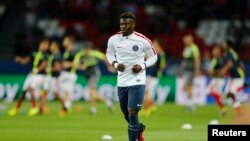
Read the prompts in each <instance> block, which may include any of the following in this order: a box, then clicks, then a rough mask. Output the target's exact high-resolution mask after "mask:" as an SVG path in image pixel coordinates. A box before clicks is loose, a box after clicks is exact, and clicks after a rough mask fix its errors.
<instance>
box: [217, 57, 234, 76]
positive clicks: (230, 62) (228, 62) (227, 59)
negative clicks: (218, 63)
mask: <svg viewBox="0 0 250 141" xmlns="http://www.w3.org/2000/svg"><path fill="white" fill-rule="evenodd" d="M233 60H234V57H233V56H232V54H227V55H226V56H225V63H224V65H223V67H222V69H221V71H220V75H221V76H225V75H226V74H227V73H228V72H229V70H230V69H231V68H232V67H233Z"/></svg>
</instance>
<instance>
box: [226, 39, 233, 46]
mask: <svg viewBox="0 0 250 141" xmlns="http://www.w3.org/2000/svg"><path fill="white" fill-rule="evenodd" d="M226 44H227V46H228V47H231V48H234V46H235V43H234V42H233V41H232V40H230V39H226Z"/></svg>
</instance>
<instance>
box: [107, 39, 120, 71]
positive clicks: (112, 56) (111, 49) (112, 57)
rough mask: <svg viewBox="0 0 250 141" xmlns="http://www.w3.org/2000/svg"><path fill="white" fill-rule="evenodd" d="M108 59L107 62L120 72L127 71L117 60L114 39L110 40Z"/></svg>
mask: <svg viewBox="0 0 250 141" xmlns="http://www.w3.org/2000/svg"><path fill="white" fill-rule="evenodd" d="M106 58H107V61H108V62H109V64H111V65H112V66H113V67H114V68H115V69H117V70H118V71H120V72H123V71H124V70H125V65H124V64H121V63H119V62H118V61H117V60H116V57H115V46H114V41H113V38H110V39H109V40H108V47H107V50H106Z"/></svg>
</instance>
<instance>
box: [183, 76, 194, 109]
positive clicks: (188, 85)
mask: <svg viewBox="0 0 250 141" xmlns="http://www.w3.org/2000/svg"><path fill="white" fill-rule="evenodd" d="M194 77H195V76H194V74H193V72H186V80H185V83H184V86H183V90H184V91H185V92H186V93H187V108H188V110H190V111H194V110H195V101H194V97H193V90H192V89H193V80H194Z"/></svg>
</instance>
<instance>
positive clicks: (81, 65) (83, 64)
mask: <svg viewBox="0 0 250 141" xmlns="http://www.w3.org/2000/svg"><path fill="white" fill-rule="evenodd" d="M99 61H104V62H105V63H106V65H107V67H108V70H112V69H113V67H112V66H111V65H110V64H109V63H108V62H107V60H106V57H105V54H104V53H102V52H100V51H97V50H94V49H93V44H92V43H91V42H89V41H86V42H85V45H84V47H83V49H82V50H81V51H79V52H78V53H77V54H76V56H75V60H74V64H75V65H76V68H77V69H79V70H83V71H84V72H85V76H86V78H87V80H88V93H89V98H90V104H91V107H90V114H93V115H95V114H96V113H97V109H96V101H97V100H99V101H101V102H103V103H105V104H106V105H107V106H108V108H109V110H110V111H113V110H114V107H113V102H112V101H111V100H109V99H107V98H105V97H103V96H101V95H99V94H97V84H98V81H99V79H100V75H101V71H100V68H99V66H98V63H99ZM114 71H115V70H114V69H113V72H114Z"/></svg>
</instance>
